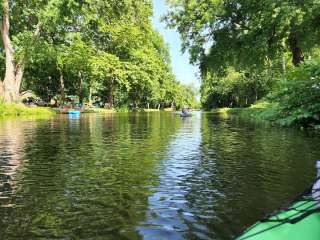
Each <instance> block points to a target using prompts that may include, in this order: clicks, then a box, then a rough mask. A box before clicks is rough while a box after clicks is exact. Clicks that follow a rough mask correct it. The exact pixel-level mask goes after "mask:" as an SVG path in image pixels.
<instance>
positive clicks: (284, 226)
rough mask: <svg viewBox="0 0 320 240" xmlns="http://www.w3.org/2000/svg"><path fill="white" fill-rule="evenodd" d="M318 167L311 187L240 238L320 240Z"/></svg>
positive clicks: (318, 164) (319, 177)
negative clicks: (316, 175)
mask: <svg viewBox="0 0 320 240" xmlns="http://www.w3.org/2000/svg"><path fill="white" fill-rule="evenodd" d="M317 167H319V168H318V177H317V179H316V180H315V182H314V183H313V184H312V186H311V187H310V188H308V189H307V190H306V191H305V192H303V193H302V194H301V195H300V196H298V197H297V198H296V199H294V200H293V201H292V202H291V203H289V204H288V206H286V207H284V208H282V209H280V210H278V211H276V212H275V213H274V214H270V215H269V216H267V217H265V218H264V219H262V220H260V221H258V222H257V223H256V224H254V225H253V226H252V227H250V228H248V229H247V230H246V231H245V232H244V233H243V234H242V235H241V236H239V237H237V238H236V240H244V239H250V240H320V176H319V175H320V171H319V169H320V162H318V163H317Z"/></svg>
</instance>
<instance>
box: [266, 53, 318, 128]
mask: <svg viewBox="0 0 320 240" xmlns="http://www.w3.org/2000/svg"><path fill="white" fill-rule="evenodd" d="M269 100H270V101H272V102H276V103H278V107H279V115H278V116H277V118H278V122H279V123H280V124H282V125H284V126H290V125H299V126H303V127H309V126H311V127H314V128H319V126H320V58H318V59H315V60H312V61H307V62H305V63H303V64H301V65H300V66H299V67H297V68H295V69H293V71H291V72H290V73H289V74H288V76H287V80H286V81H283V82H282V83H281V84H280V87H279V88H278V90H277V91H275V92H274V93H272V94H271V95H270V96H269Z"/></svg>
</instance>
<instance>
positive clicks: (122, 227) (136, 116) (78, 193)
mask: <svg viewBox="0 0 320 240" xmlns="http://www.w3.org/2000/svg"><path fill="white" fill-rule="evenodd" d="M318 158H320V138H319V136H317V135H316V134H314V133H308V132H304V131H299V130H294V129H282V128H277V127H271V126H269V125H267V124H265V123H256V122H250V121H248V120H241V119H239V118H227V117H219V116H217V115H213V114H209V113H201V112H197V113H195V115H194V116H193V117H191V118H185V119H181V118H180V117H179V116H178V115H175V114H171V113H130V114H127V113H117V114H109V115H96V114H87V115H83V116H81V117H76V118H70V117H68V116H65V115H59V116H55V117H53V118H50V119H47V120H30V119H10V120H1V121H0V216H1V218H0V239H232V238H233V237H234V236H235V235H236V234H238V233H239V232H240V231H241V230H242V229H243V228H244V227H245V226H248V225H250V224H252V223H253V222H255V221H256V220H257V219H259V218H261V217H262V216H263V215H264V214H265V213H267V212H270V211H272V210H274V209H275V208H278V207H279V206H281V205H283V204H284V203H286V202H287V201H288V200H290V199H291V198H293V197H294V196H295V195H297V194H298V193H300V192H301V191H302V190H303V189H304V188H306V187H307V186H308V185H309V184H310V183H311V182H312V180H313V178H314V176H315V169H314V164H315V160H317V159H318Z"/></svg>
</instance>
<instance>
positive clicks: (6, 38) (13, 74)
mask: <svg viewBox="0 0 320 240" xmlns="http://www.w3.org/2000/svg"><path fill="white" fill-rule="evenodd" d="M9 9H10V7H9V1H8V0H3V1H2V23H1V29H0V30H1V37H2V42H3V48H4V52H5V58H6V59H5V62H6V65H5V66H6V70H5V76H4V80H3V82H1V81H0V82H1V87H0V97H2V98H3V100H4V101H5V102H8V103H11V102H18V101H19V100H20V96H19V93H20V88H21V83H22V78H23V72H24V64H25V58H26V55H27V54H28V52H27V50H28V49H25V52H24V55H23V56H22V58H21V60H20V61H19V62H16V61H15V59H14V49H13V46H12V42H11V39H10V16H9ZM39 33H40V23H38V24H37V26H36V29H35V32H34V33H33V40H35V38H36V37H37V36H38V35H39Z"/></svg>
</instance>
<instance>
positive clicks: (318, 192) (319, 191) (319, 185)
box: [312, 161, 320, 207]
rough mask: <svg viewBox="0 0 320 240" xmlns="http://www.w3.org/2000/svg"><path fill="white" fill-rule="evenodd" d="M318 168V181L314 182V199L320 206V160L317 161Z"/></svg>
mask: <svg viewBox="0 0 320 240" xmlns="http://www.w3.org/2000/svg"><path fill="white" fill-rule="evenodd" d="M316 168H317V171H318V172H317V181H316V182H315V183H314V185H313V187H312V197H313V199H315V200H317V201H318V206H319V207H320V161H317V163H316Z"/></svg>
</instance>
